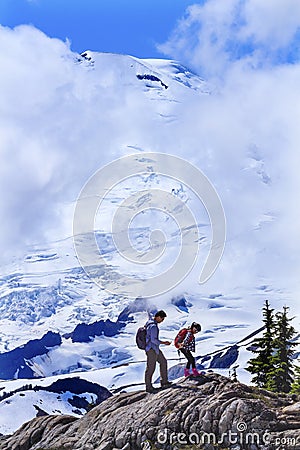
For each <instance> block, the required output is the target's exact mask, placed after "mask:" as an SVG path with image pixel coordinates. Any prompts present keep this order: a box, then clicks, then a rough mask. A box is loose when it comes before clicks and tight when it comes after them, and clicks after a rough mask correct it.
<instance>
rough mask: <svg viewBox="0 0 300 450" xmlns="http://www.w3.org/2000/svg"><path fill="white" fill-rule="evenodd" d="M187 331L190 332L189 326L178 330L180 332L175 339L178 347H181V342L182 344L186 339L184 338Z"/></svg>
mask: <svg viewBox="0 0 300 450" xmlns="http://www.w3.org/2000/svg"><path fill="white" fill-rule="evenodd" d="M187 332H188V330H187V328H182V330H180V331H179V332H178V334H177V336H176V338H175V340H174V345H175V347H176V348H179V344H181V343H182V342H183V341H184V339H185V337H186V335H187Z"/></svg>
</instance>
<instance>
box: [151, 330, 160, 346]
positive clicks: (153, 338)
mask: <svg viewBox="0 0 300 450" xmlns="http://www.w3.org/2000/svg"><path fill="white" fill-rule="evenodd" d="M149 331H150V341H151V342H152V343H153V344H156V345H159V344H161V341H160V340H159V339H158V330H157V328H156V326H155V325H152V326H151V325H150V330H149Z"/></svg>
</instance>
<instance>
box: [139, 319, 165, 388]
mask: <svg viewBox="0 0 300 450" xmlns="http://www.w3.org/2000/svg"><path fill="white" fill-rule="evenodd" d="M165 317H167V314H166V313H165V311H162V310H161V311H158V312H157V313H156V314H155V316H154V318H153V319H150V320H148V322H147V323H146V330H147V333H146V355H147V366H146V372H145V384H146V391H147V392H150V393H153V392H156V390H155V388H154V387H153V386H152V376H153V374H154V371H155V366H156V363H157V362H158V363H159V366H160V384H161V386H162V387H168V386H170V385H171V383H170V382H169V381H168V365H167V360H166V358H165V357H164V355H163V352H162V351H161V350H160V349H159V346H160V344H164V345H170V344H171V342H169V341H160V340H159V329H158V324H159V323H161V322H163V321H164V319H165Z"/></svg>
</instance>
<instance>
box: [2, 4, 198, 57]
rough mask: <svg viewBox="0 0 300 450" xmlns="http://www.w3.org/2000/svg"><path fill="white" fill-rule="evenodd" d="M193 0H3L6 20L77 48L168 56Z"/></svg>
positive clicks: (11, 25)
mask: <svg viewBox="0 0 300 450" xmlns="http://www.w3.org/2000/svg"><path fill="white" fill-rule="evenodd" d="M195 3H201V2H197V1H191V0H163V1H161V0H151V1H143V0H1V2H0V23H1V24H2V25H4V26H9V27H14V26H16V25H20V24H32V25H34V26H35V27H37V28H39V29H40V30H42V31H43V32H45V33H46V34H47V35H48V36H51V37H58V38H60V39H62V40H65V39H66V38H68V39H69V40H70V41H71V48H72V50H74V51H77V52H82V51H84V50H88V49H89V50H94V51H105V52H113V53H125V54H131V55H134V56H137V57H158V56H162V53H160V52H159V51H158V50H157V48H156V44H158V43H162V42H164V41H166V40H167V38H168V36H169V34H170V33H171V31H172V29H173V28H174V27H175V26H176V23H177V21H178V20H179V19H180V18H181V17H182V16H183V15H184V12H185V10H186V8H187V6H188V5H191V4H195Z"/></svg>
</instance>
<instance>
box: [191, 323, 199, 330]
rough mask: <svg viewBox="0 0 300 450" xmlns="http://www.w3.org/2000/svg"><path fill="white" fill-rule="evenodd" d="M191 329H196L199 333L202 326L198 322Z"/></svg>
mask: <svg viewBox="0 0 300 450" xmlns="http://www.w3.org/2000/svg"><path fill="white" fill-rule="evenodd" d="M191 328H195V329H196V330H197V331H201V325H200V323H197V322H193V323H192V325H191Z"/></svg>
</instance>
